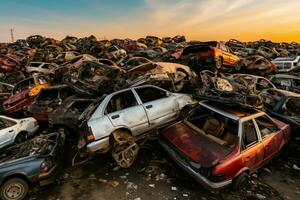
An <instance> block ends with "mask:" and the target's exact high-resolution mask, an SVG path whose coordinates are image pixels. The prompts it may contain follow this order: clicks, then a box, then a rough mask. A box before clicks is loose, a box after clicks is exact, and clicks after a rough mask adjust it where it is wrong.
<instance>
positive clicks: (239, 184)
mask: <svg viewBox="0 0 300 200" xmlns="http://www.w3.org/2000/svg"><path fill="white" fill-rule="evenodd" d="M247 180H248V174H247V173H246V172H243V173H242V174H240V175H239V176H238V177H237V178H235V180H234V181H233V184H232V187H233V188H234V189H236V190H238V189H241V188H243V187H245V186H246V184H247Z"/></svg>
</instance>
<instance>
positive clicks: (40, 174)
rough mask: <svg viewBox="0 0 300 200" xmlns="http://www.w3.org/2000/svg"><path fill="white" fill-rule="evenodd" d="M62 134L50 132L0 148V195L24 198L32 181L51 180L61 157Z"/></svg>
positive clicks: (50, 181)
mask: <svg viewBox="0 0 300 200" xmlns="http://www.w3.org/2000/svg"><path fill="white" fill-rule="evenodd" d="M63 145H64V136H61V135H60V134H58V133H49V134H46V135H41V136H37V137H35V138H33V139H30V140H27V141H25V142H23V143H20V144H16V145H13V146H10V147H7V148H4V149H1V150H0V152H1V157H0V184H1V189H0V190H1V191H0V195H1V199H24V198H25V197H26V196H27V193H28V190H29V187H30V186H32V185H34V184H39V185H46V184H50V183H53V182H54V181H55V180H56V179H57V178H58V175H59V170H60V165H61V159H62V158H63V156H62V152H63Z"/></svg>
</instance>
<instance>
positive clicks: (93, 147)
mask: <svg viewBox="0 0 300 200" xmlns="http://www.w3.org/2000/svg"><path fill="white" fill-rule="evenodd" d="M108 147H109V137H105V138H103V139H100V140H96V141H94V142H91V143H89V144H87V146H86V148H87V151H88V153H93V152H96V151H98V152H102V151H106V150H107V148H108Z"/></svg>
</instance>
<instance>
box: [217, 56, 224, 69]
mask: <svg viewBox="0 0 300 200" xmlns="http://www.w3.org/2000/svg"><path fill="white" fill-rule="evenodd" d="M222 64H223V61H222V58H221V57H218V58H217V59H216V68H217V69H221V67H222Z"/></svg>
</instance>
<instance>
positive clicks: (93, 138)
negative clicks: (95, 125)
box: [86, 132, 95, 142]
mask: <svg viewBox="0 0 300 200" xmlns="http://www.w3.org/2000/svg"><path fill="white" fill-rule="evenodd" d="M86 139H87V141H88V142H93V141H95V137H94V135H93V133H91V132H88V133H87V135H86Z"/></svg>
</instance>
